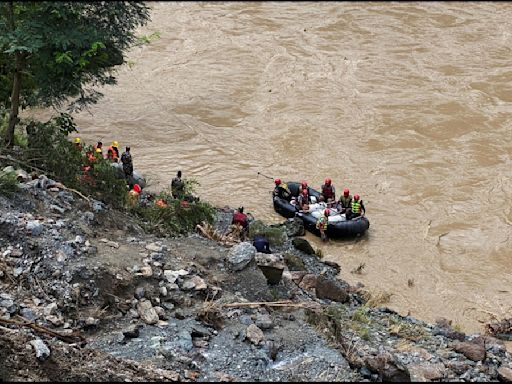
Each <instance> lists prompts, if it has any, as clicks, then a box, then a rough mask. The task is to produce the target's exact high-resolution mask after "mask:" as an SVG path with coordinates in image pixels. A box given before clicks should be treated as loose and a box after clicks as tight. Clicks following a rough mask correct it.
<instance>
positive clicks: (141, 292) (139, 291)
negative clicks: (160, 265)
mask: <svg viewBox="0 0 512 384" xmlns="http://www.w3.org/2000/svg"><path fill="white" fill-rule="evenodd" d="M145 294H146V290H145V289H144V287H137V288H135V293H134V294H133V296H135V298H136V299H137V300H140V299H142V298H143V297H144V295H145Z"/></svg>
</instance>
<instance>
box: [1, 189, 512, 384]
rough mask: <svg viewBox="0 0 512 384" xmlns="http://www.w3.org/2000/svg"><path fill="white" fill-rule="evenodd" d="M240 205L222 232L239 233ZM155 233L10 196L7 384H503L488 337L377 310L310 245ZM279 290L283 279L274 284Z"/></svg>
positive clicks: (293, 236) (104, 214) (36, 198)
mask: <svg viewBox="0 0 512 384" xmlns="http://www.w3.org/2000/svg"><path fill="white" fill-rule="evenodd" d="M230 218H231V211H230V210H229V209H223V210H219V214H218V219H217V223H216V226H215V228H216V230H217V231H218V233H220V234H223V233H225V232H226V230H227V227H228V224H229V221H230ZM275 229H276V230H279V231H281V232H282V234H283V236H282V240H283V242H282V243H281V244H279V245H278V244H273V246H272V251H273V254H272V255H264V254H260V253H256V252H255V249H254V248H253V247H252V246H251V244H250V243H247V242H241V243H235V244H232V243H230V244H225V243H223V242H218V241H214V240H211V239H208V238H205V237H203V236H200V235H199V234H193V235H191V236H189V237H181V238H174V239H171V238H156V237H154V236H152V235H149V234H146V233H144V231H143V230H142V229H141V227H140V226H139V225H138V224H137V222H136V221H135V220H134V219H133V218H132V217H130V216H129V215H126V214H124V213H122V212H119V211H114V210H111V209H109V208H108V207H105V206H104V205H103V204H101V203H99V202H95V201H91V202H87V201H84V200H83V199H81V198H79V197H78V196H76V195H73V194H72V193H71V192H69V191H66V190H64V189H62V188H60V187H59V185H58V184H57V185H55V184H53V183H51V182H50V183H47V182H44V183H41V182H39V181H37V180H34V181H30V182H28V183H25V184H23V190H22V191H21V192H20V193H18V194H17V195H16V196H15V197H14V198H12V199H8V198H5V197H0V234H1V238H0V292H1V293H0V340H1V342H0V380H2V381H17V380H24V381H46V380H51V381H54V380H55V381H57V380H59V381H89V380H94V381H107V380H108V381H125V380H130V381H163V380H165V381H234V380H236V381H255V380H265V381H306V380H308V381H354V380H364V381H381V380H389V381H393V380H416V381H418V380H427V381H430V380H433V381H440V380H453V381H460V380H466V381H475V380H479V381H489V380H496V379H498V378H499V379H501V380H508V379H510V378H512V370H511V368H512V366H511V365H510V364H511V362H510V356H509V355H508V353H507V352H506V349H505V348H504V346H503V345H502V343H501V342H500V341H499V340H497V339H494V338H491V337H488V336H477V335H472V336H467V335H464V334H463V333H460V332H457V331H455V330H453V329H452V328H451V327H450V326H449V324H442V323H439V324H436V325H431V324H425V323H423V322H421V321H418V320H416V319H413V318H409V317H401V316H399V315H398V314H396V313H394V312H392V311H389V310H387V309H386V308H380V309H379V308H374V307H372V306H371V305H370V303H369V302H368V301H367V298H366V299H365V298H363V297H362V296H361V295H360V290H359V288H360V287H350V286H349V285H348V284H346V283H345V282H343V281H340V280H337V279H336V275H337V274H338V272H339V267H338V266H336V265H333V264H331V263H326V262H323V261H322V260H321V259H320V258H319V257H318V256H317V255H316V254H315V252H314V250H313V249H311V246H309V244H308V243H307V242H306V241H305V240H303V239H302V238H301V237H300V234H301V233H302V231H303V228H302V227H301V225H300V222H297V221H289V222H286V223H283V225H281V226H277V227H276V228H275ZM273 279H275V281H273Z"/></svg>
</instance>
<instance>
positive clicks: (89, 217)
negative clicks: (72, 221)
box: [82, 211, 94, 222]
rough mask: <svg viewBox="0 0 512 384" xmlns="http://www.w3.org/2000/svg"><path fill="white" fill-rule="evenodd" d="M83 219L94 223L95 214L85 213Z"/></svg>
mask: <svg viewBox="0 0 512 384" xmlns="http://www.w3.org/2000/svg"><path fill="white" fill-rule="evenodd" d="M82 219H83V220H85V221H88V222H92V221H94V213H92V212H89V211H87V212H84V214H83V215H82Z"/></svg>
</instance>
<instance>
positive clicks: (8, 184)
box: [0, 171, 18, 196]
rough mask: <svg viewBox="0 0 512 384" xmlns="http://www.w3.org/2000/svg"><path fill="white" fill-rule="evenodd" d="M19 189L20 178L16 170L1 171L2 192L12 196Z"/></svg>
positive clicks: (0, 183)
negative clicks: (17, 176)
mask: <svg viewBox="0 0 512 384" xmlns="http://www.w3.org/2000/svg"><path fill="white" fill-rule="evenodd" d="M17 190H18V179H17V178H16V173H14V172H3V171H2V172H0V194H1V195H5V196H12V195H13V194H14V193H16V191H17Z"/></svg>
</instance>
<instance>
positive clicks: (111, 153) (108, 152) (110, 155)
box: [107, 146, 117, 160]
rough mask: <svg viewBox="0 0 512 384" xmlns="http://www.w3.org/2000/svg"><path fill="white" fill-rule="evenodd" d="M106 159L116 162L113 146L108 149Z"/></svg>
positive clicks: (115, 152)
mask: <svg viewBox="0 0 512 384" xmlns="http://www.w3.org/2000/svg"><path fill="white" fill-rule="evenodd" d="M107 157H108V158H109V159H112V160H117V151H116V149H115V148H114V147H113V146H110V147H108V149H107Z"/></svg>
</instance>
